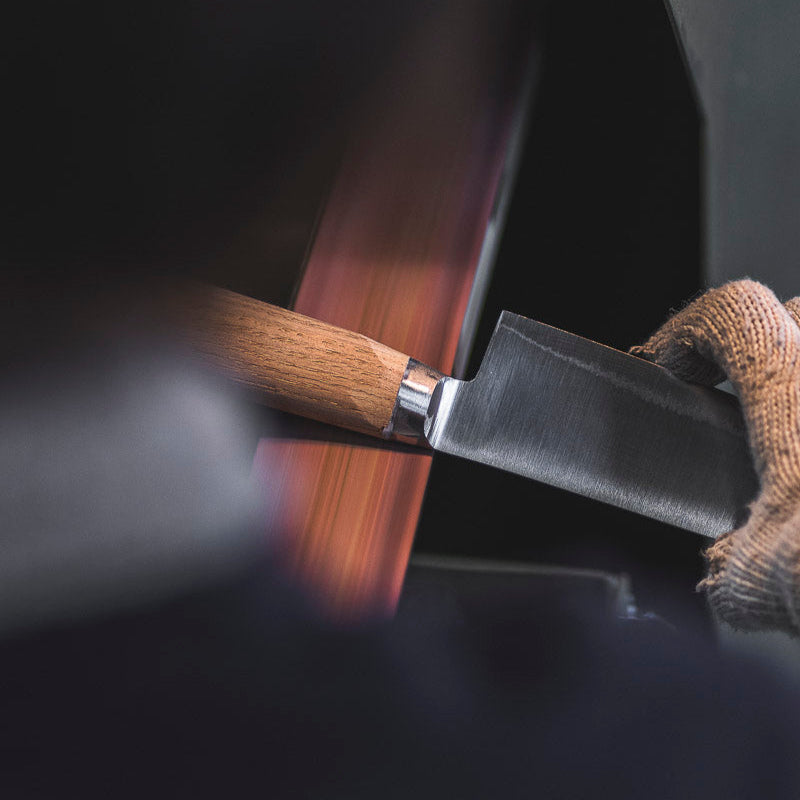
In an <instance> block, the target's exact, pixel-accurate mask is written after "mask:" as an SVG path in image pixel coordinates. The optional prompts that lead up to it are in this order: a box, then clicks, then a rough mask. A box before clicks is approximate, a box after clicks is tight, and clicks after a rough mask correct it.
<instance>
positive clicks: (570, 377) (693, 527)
mask: <svg viewBox="0 0 800 800" xmlns="http://www.w3.org/2000/svg"><path fill="white" fill-rule="evenodd" d="M426 436H427V438H428V441H429V443H430V444H431V445H432V447H434V449H436V450H439V451H442V452H445V453H449V454H451V455H455V456H461V457H464V458H468V459H471V460H474V461H479V462H481V463H484V464H489V465H491V466H494V467H498V468H500V469H503V470H506V471H508V472H514V473H517V474H519V475H524V476H527V477H529V478H533V479H536V480H539V481H542V482H544V483H548V484H551V485H553V486H558V487H560V488H562V489H566V490H568V491H571V492H576V493H578V494H581V495H584V496H586V497H591V498H594V499H596V500H601V501H603V502H606V503H610V504H612V505H615V506H618V507H620V508H625V509H628V510H630V511H633V512H636V513H639V514H644V515H645V516H648V517H651V518H654V519H658V520H661V521H663V522H666V523H669V524H671V525H676V526H678V527H681V528H685V529H686V530H690V531H694V532H696V533H701V534H705V535H707V536H717V535H719V534H720V533H723V532H724V531H727V530H730V529H732V528H734V527H735V526H736V524H737V522H738V521H739V519H740V517H741V514H742V512H743V509H744V507H745V505H746V504H747V502H749V501H750V500H751V499H752V498H753V496H754V495H755V492H756V491H757V488H758V481H757V478H756V475H755V472H754V470H753V466H752V461H751V458H750V453H749V448H748V445H747V438H746V429H745V425H744V422H743V420H742V416H741V412H740V410H739V406H738V402H737V401H736V399H735V398H734V397H732V396H731V395H729V394H727V393H725V392H721V391H719V390H715V389H705V388H701V387H697V386H692V385H690V384H686V383H684V382H682V381H680V380H678V379H677V378H675V377H673V376H672V375H671V374H670V373H669V372H667V371H666V370H664V369H662V368H660V367H657V366H655V365H653V364H650V363H648V362H646V361H643V360H642V359H639V358H636V357H634V356H630V355H628V354H626V353H622V352H620V351H617V350H614V349H612V348H609V347H606V346H604V345H600V344H597V343H595V342H592V341H590V340H588V339H583V338H581V337H580V336H576V335H574V334H571V333H567V332H565V331H562V330H559V329H557V328H552V327H550V326H549V325H545V324H543V323H540V322H535V321H533V320H530V319H527V318H525V317H521V316H518V315H516V314H512V313H510V312H508V311H504V312H503V314H502V315H501V316H500V319H499V321H498V323H497V327H496V328H495V332H494V334H493V336H492V340H491V342H490V344H489V348H488V350H487V352H486V356H485V357H484V360H483V362H482V364H481V367H480V370H479V372H478V375H477V376H476V377H475V378H474V379H473V380H471V381H458V380H455V379H452V378H448V379H446V380H444V381H442V382H441V384H440V386H439V387H437V390H436V392H435V394H434V397H433V399H432V402H431V410H430V412H429V419H428V421H427V424H426Z"/></svg>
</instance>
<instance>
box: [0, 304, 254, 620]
mask: <svg viewBox="0 0 800 800" xmlns="http://www.w3.org/2000/svg"><path fill="white" fill-rule="evenodd" d="M76 313H77V311H76ZM118 333H119V331H117V330H115V329H113V328H108V329H105V330H104V335H105V341H102V342H99V341H95V342H94V344H93V345H92V346H83V347H81V348H80V349H78V348H77V346H76V347H75V348H72V347H70V348H64V349H62V350H59V351H58V352H57V353H56V354H55V356H57V357H56V358H55V359H54V360H56V361H57V362H58V363H56V364H54V363H51V362H50V361H48V360H45V359H44V358H42V361H41V362H39V363H38V364H37V365H36V366H34V367H32V368H30V369H28V370H27V371H23V370H20V371H18V372H15V373H13V374H12V375H8V374H6V375H5V376H4V383H3V387H2V388H3V391H2V394H0V476H2V480H0V518H2V520H3V526H2V532H0V631H1V632H6V631H7V630H12V629H19V628H24V627H31V626H33V627H36V626H40V625H43V624H50V623H53V622H64V621H67V620H75V619H79V618H83V617H87V616H94V615H96V614H100V615H103V616H105V615H107V614H109V613H111V612H112V611H114V610H116V609H118V608H120V607H131V606H137V605H140V604H142V603H149V602H153V601H154V600H156V599H161V598H162V597H170V596H174V595H179V594H181V593H184V592H186V591H187V590H189V589H191V588H193V587H196V586H198V585H203V584H205V583H207V582H208V581H209V580H212V581H213V580H218V579H219V578H220V577H223V576H225V575H228V574H231V573H232V572H236V571H237V570H239V569H241V568H242V567H243V566H244V565H246V564H247V563H249V562H251V561H252V559H253V558H254V556H255V555H256V554H257V553H259V552H261V551H262V550H263V525H264V513H265V508H266V506H265V505H264V501H265V498H264V497H263V496H261V495H260V494H259V493H257V492H256V491H255V486H254V484H253V483H252V481H251V478H250V470H249V467H250V464H249V459H250V457H251V453H252V448H251V442H252V436H253V434H252V431H251V429H250V420H248V418H247V412H246V409H244V407H242V406H240V405H239V404H238V402H237V399H236V397H235V396H233V395H231V394H230V392H229V390H228V389H227V387H223V386H221V385H218V384H217V383H216V382H215V381H214V380H213V379H212V378H211V377H209V376H208V375H206V374H204V373H202V372H198V371H196V370H195V369H194V368H193V367H192V366H191V364H190V363H189V362H188V360H187V359H185V358H184V357H182V355H181V353H179V352H177V351H176V350H175V348H174V347H172V346H171V345H170V343H169V342H167V343H165V342H158V343H156V342H152V341H144V340H143V339H141V337H140V338H138V339H135V340H130V339H128V338H126V337H125V336H119V337H118V336H117V334H118ZM84 345H85V343H84ZM154 345H159V346H157V347H156V346H154ZM165 345H166V346H165Z"/></svg>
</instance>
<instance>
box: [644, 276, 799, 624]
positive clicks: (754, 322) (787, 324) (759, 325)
mask: <svg viewBox="0 0 800 800" xmlns="http://www.w3.org/2000/svg"><path fill="white" fill-rule="evenodd" d="M631 352H632V353H634V354H636V355H639V356H643V357H644V358H647V359H649V360H651V361H654V362H655V363H657V364H660V365H661V366H663V367H666V368H667V369H669V370H670V371H671V372H672V373H673V374H675V375H676V376H677V377H679V378H682V379H684V380H687V381H691V382H693V383H701V384H705V385H714V384H716V383H718V382H719V381H721V380H722V379H723V378H724V377H726V376H727V378H728V379H729V380H730V382H731V383H732V384H733V387H734V388H735V390H736V392H737V394H738V395H739V399H740V401H741V405H742V411H743V414H744V418H745V421H746V423H747V430H748V436H749V442H750V449H751V452H752V454H753V458H754V463H755V467H756V471H757V473H758V476H759V479H760V491H759V494H758V496H757V498H756V499H755V500H754V501H753V502H752V503H751V505H750V508H749V510H750V515H749V518H748V519H747V521H746V523H745V524H744V525H742V527H740V528H737V529H736V530H733V531H730V532H729V533H726V534H724V535H723V536H720V537H719V538H718V539H717V540H716V542H715V543H714V544H713V545H712V546H711V547H709V548H708V549H707V551H706V558H707V561H708V574H707V576H706V577H705V578H704V579H703V580H702V581H701V582H700V584H699V585H698V588H699V589H700V590H702V591H705V592H706V594H707V597H708V600H709V603H710V605H711V608H712V610H713V611H714V613H715V614H716V615H717V616H718V617H719V618H720V619H722V620H724V621H725V622H728V623H729V624H730V625H732V626H733V627H734V628H738V629H741V630H767V629H777V630H782V631H786V632H788V633H791V634H794V635H800V297H796V298H794V299H793V300H790V301H789V302H787V303H786V304H782V303H781V302H780V301H779V300H778V299H777V297H775V295H774V294H773V293H772V292H771V291H770V290H769V289H768V288H767V287H765V286H763V285H762V284H760V283H756V282H755V281H750V280H741V281H735V282H732V283H728V284H725V285H723V286H721V287H719V288H717V289H712V290H710V291H708V292H707V293H706V294H704V295H702V296H701V297H699V298H697V299H696V300H694V301H693V302H692V303H690V304H689V305H687V306H686V307H685V308H684V309H682V310H681V311H679V312H678V313H676V314H675V315H674V316H673V317H672V318H671V319H670V320H668V321H667V322H666V323H665V324H664V325H663V326H662V327H661V328H660V329H659V330H658V331H656V333H654V334H653V336H651V337H650V339H649V340H648V341H647V342H645V344H643V345H642V346H640V347H634V348H632V349H631Z"/></svg>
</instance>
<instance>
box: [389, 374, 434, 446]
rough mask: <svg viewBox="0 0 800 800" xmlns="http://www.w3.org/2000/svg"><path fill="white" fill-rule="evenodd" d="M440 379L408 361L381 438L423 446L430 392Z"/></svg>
mask: <svg viewBox="0 0 800 800" xmlns="http://www.w3.org/2000/svg"><path fill="white" fill-rule="evenodd" d="M443 378H444V375H442V373H441V372H437V371H436V370H435V369H432V368H431V367H429V366H427V365H426V364H422V363H420V362H419V361H417V360H416V359H413V358H409V359H408V364H407V365H406V370H405V372H404V373H403V380H402V381H401V382H400V389H399V390H398V392H397V400H395V403H394V410H393V411H392V418H391V419H390V420H389V424H388V425H387V426H386V427H385V428H384V430H383V436H384V438H386V439H397V440H399V441H401V442H409V443H412V444H424V443H426V441H427V440H426V439H425V416H426V414H427V412H428V406H429V405H430V402H431V396H432V395H433V390H434V389H435V388H436V384H437V383H439V381H440V380H442V379H443Z"/></svg>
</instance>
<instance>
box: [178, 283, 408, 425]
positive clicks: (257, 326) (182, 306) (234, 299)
mask: <svg viewBox="0 0 800 800" xmlns="http://www.w3.org/2000/svg"><path fill="white" fill-rule="evenodd" d="M177 305H178V311H179V314H180V328H181V331H182V332H183V333H184V334H185V335H187V336H188V340H189V342H190V344H191V346H192V347H193V348H194V349H195V350H196V351H197V352H198V353H200V354H201V355H202V356H203V357H204V358H205V360H206V361H208V362H210V363H211V364H212V365H213V366H214V367H216V368H217V369H218V370H220V371H221V372H222V373H224V374H225V375H227V376H229V377H231V378H233V379H234V380H235V381H237V382H238V383H240V384H242V385H244V386H245V387H247V388H248V389H250V390H252V391H253V393H254V394H255V397H256V399H257V400H258V401H260V402H262V403H264V404H266V405H268V406H271V407H273V408H277V409H281V410H283V411H289V412H292V413H294V414H300V415H302V416H305V417H310V418H312V419H317V420H320V421H322V422H328V423H331V424H333V425H337V426H340V427H344V428H350V429H352V430H356V431H361V432H363V433H368V434H371V435H373V436H381V437H387V436H389V435H390V433H391V424H390V423H391V421H392V414H393V411H394V408H395V401H396V399H397V395H398V391H399V389H400V384H401V382H402V381H403V376H404V374H405V372H406V368H407V366H408V364H409V357H408V356H407V355H403V354H402V353H398V352H397V351H396V350H392V349H391V348H390V347H386V346H385V345H382V344H379V343H378V342H375V341H373V340H372V339H369V338H367V337H366V336H362V335H361V334H358V333H353V332H352V331H347V330H344V329H342V328H337V327H335V326H333V325H328V324H327V323H325V322H320V321H319V320H315V319H311V318H310V317H306V316H303V315H302V314H296V313H294V312H292V311H287V310H285V309H282V308H277V307H276V306H272V305H269V304H268V303H263V302H261V301H259V300H254V299H252V298H250V297H245V296H244V295H240V294H236V293H234V292H230V291H227V290H225V289H219V288H216V287H212V286H205V285H191V286H187V287H180V290H179V294H178V300H177Z"/></svg>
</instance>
